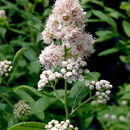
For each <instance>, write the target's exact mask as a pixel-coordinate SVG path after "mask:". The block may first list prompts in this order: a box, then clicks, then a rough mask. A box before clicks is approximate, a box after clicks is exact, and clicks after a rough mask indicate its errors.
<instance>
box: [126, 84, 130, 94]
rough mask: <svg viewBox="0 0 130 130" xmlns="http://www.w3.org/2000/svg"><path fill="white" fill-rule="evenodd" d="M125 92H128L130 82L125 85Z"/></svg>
mask: <svg viewBox="0 0 130 130" xmlns="http://www.w3.org/2000/svg"><path fill="white" fill-rule="evenodd" d="M125 92H130V84H128V85H126V87H125Z"/></svg>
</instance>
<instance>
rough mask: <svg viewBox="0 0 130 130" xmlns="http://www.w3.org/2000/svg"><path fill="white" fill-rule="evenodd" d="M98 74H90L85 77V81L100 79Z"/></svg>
mask: <svg viewBox="0 0 130 130" xmlns="http://www.w3.org/2000/svg"><path fill="white" fill-rule="evenodd" d="M100 76H101V75H100V73H98V72H91V73H88V74H86V75H85V80H89V81H92V80H94V81H97V80H98V79H99V78H100Z"/></svg>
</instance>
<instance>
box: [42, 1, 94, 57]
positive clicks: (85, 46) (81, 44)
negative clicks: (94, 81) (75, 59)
mask: <svg viewBox="0 0 130 130" xmlns="http://www.w3.org/2000/svg"><path fill="white" fill-rule="evenodd" d="M85 16H86V12H84V10H83V9H82V7H81V6H80V3H79V0H57V1H56V3H55V7H54V9H53V11H52V14H51V15H50V16H49V18H48V21H47V24H46V26H45V29H44V31H43V32H42V39H43V40H44V43H47V44H51V43H54V42H55V40H59V39H61V41H62V46H64V45H66V46H69V47H70V48H71V51H72V54H73V55H78V56H81V57H84V56H88V55H89V54H91V53H93V52H94V50H93V47H92V45H93V43H94V39H93V38H92V35H90V34H87V33H85V32H84V27H85V23H86V18H85Z"/></svg>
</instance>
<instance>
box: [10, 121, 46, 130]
mask: <svg viewBox="0 0 130 130" xmlns="http://www.w3.org/2000/svg"><path fill="white" fill-rule="evenodd" d="M8 130H45V124H44V123H39V122H22V123H18V124H16V125H14V126H12V127H10V128H8Z"/></svg>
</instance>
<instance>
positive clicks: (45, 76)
mask: <svg viewBox="0 0 130 130" xmlns="http://www.w3.org/2000/svg"><path fill="white" fill-rule="evenodd" d="M59 78H62V74H61V73H58V72H53V71H51V70H47V71H46V70H44V71H43V72H42V74H41V75H40V80H39V82H38V90H39V91H40V90H42V88H43V87H44V86H45V85H46V84H47V83H49V81H54V80H56V79H59Z"/></svg>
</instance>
